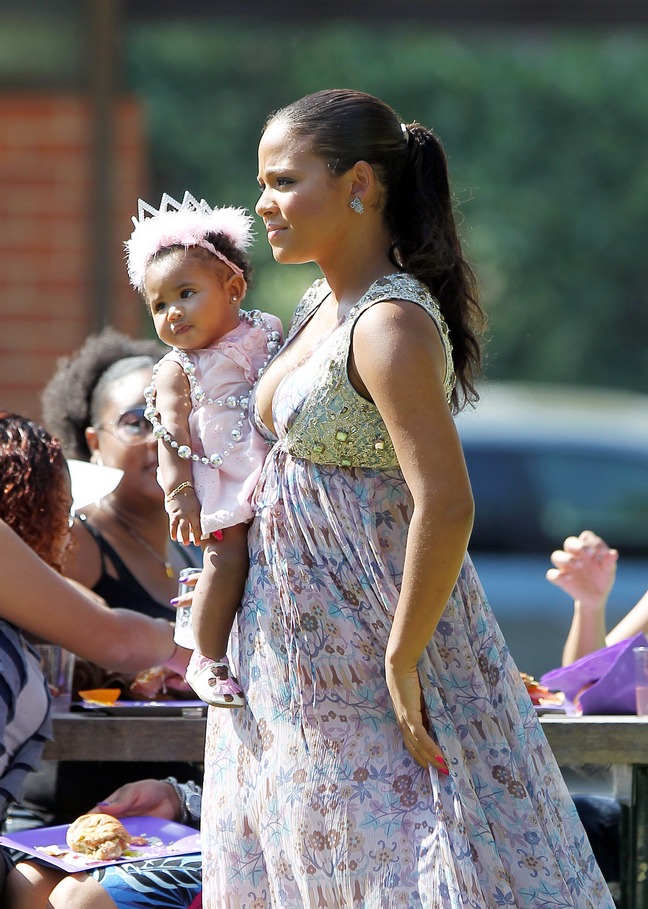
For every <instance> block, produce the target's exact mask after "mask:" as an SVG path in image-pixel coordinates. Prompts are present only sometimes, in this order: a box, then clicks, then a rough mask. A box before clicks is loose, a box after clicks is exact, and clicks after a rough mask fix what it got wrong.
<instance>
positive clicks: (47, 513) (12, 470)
mask: <svg viewBox="0 0 648 909" xmlns="http://www.w3.org/2000/svg"><path fill="white" fill-rule="evenodd" d="M71 502H72V496H71V491H70V478H69V473H68V470H67V465H66V462H65V459H64V457H63V454H62V451H61V446H60V444H59V442H58V441H56V440H55V439H52V437H51V436H50V435H49V434H48V433H47V432H46V431H45V430H44V429H43V428H42V427H41V426H39V425H37V424H36V423H33V422H31V421H30V420H27V419H25V418H24V417H20V416H18V415H16V414H12V413H8V412H7V411H3V412H1V413H0V577H1V578H2V579H3V583H2V584H1V585H0V656H1V657H2V658H3V659H2V667H3V669H2V676H3V678H2V685H0V741H2V743H3V746H4V747H3V749H2V753H1V754H0V820H2V818H3V817H4V814H5V811H6V809H7V805H8V803H9V802H11V801H12V800H14V799H18V798H19V797H20V795H21V792H22V788H23V784H24V782H25V778H26V776H27V774H28V772H29V771H31V770H34V769H35V767H36V764H37V761H38V758H39V755H40V752H41V751H42V748H43V744H44V742H45V741H46V740H47V739H48V738H51V727H50V723H49V696H48V694H47V687H46V685H45V680H44V678H43V674H42V671H41V669H40V666H39V662H38V657H37V655H36V653H35V652H34V650H33V649H32V648H31V647H30V645H29V644H28V643H27V639H26V637H25V633H27V634H29V635H32V636H36V637H38V638H41V639H43V640H46V641H51V642H52V643H54V644H59V645H60V646H62V647H65V648H66V649H68V650H72V651H74V652H75V653H77V654H80V655H81V656H83V657H85V658H87V659H90V660H94V661H96V662H98V663H101V664H102V665H104V666H113V667H117V668H119V669H121V670H122V671H125V672H134V671H137V670H138V669H143V668H145V667H147V666H151V665H156V664H158V663H166V662H167V661H172V659H173V657H174V656H175V651H176V648H175V647H174V644H173V637H172V631H171V626H170V624H169V623H168V622H166V621H164V620H162V619H150V618H148V617H146V616H141V615H138V614H137V613H134V612H131V611H128V610H111V609H107V608H106V606H105V604H104V603H102V602H101V601H100V600H99V598H98V597H96V596H94V595H92V594H90V593H89V592H88V591H84V590H83V589H82V588H81V587H80V586H79V585H78V584H74V583H72V582H70V581H68V580H66V579H65V578H63V577H61V576H60V574H59V572H60V566H61V564H62V562H63V560H64V556H65V553H66V550H67V549H68V547H69V545H70V533H69V530H70V528H69V523H68V521H69V514H70V505H71ZM24 578H29V584H23V583H21V581H22V580H23V579H24ZM18 594H19V595H18ZM19 701H20V709H17V705H18V702H19Z"/></svg>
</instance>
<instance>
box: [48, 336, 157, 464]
mask: <svg viewBox="0 0 648 909" xmlns="http://www.w3.org/2000/svg"><path fill="white" fill-rule="evenodd" d="M165 349H166V348H164V347H162V346H161V345H160V344H159V343H158V342H157V341H144V340H142V341H140V340H134V339H133V338H129V337H128V336H127V335H123V334H121V333H120V332H118V331H115V329H114V328H104V329H103V330H102V331H100V332H99V333H98V334H96V335H90V336H89V337H88V338H87V340H86V341H85V343H84V344H83V346H82V347H80V348H79V350H77V351H76V352H75V353H73V354H70V356H68V357H62V358H61V359H60V360H59V361H58V364H57V368H56V372H55V373H54V375H53V376H52V378H51V379H50V381H49V382H48V384H47V386H46V387H45V390H44V392H43V422H44V423H45V426H46V427H47V429H48V430H49V431H50V432H51V433H52V434H53V435H55V436H56V437H57V438H59V439H60V440H61V442H62V443H63V449H64V451H65V455H66V457H68V458H77V459H78V460H80V461H89V460H90V456H91V452H90V449H89V448H88V443H87V442H86V437H85V431H86V429H87V428H88V426H92V425H93V424H94V423H95V422H100V421H101V412H102V408H103V407H104V406H105V404H106V400H107V398H108V397H109V396H110V389H111V387H112V385H113V383H114V382H116V381H118V380H119V379H120V378H122V376H125V375H129V374H130V373H131V372H135V370H137V369H143V368H144V367H146V366H149V367H151V368H152V367H153V366H154V364H155V363H156V362H157V361H158V360H159V359H160V357H161V356H163V354H164V352H165Z"/></svg>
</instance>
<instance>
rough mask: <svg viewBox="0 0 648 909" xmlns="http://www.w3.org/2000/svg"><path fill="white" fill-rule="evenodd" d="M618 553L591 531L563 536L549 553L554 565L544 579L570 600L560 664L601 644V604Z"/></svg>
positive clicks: (610, 584)
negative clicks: (569, 618) (559, 545)
mask: <svg viewBox="0 0 648 909" xmlns="http://www.w3.org/2000/svg"><path fill="white" fill-rule="evenodd" d="M618 556H619V554H618V552H617V551H616V549H610V547H609V546H608V545H607V543H605V541H604V540H602V539H601V537H599V536H597V535H596V534H595V533H592V531H591V530H584V531H583V532H582V533H581V534H580V535H579V536H578V537H567V539H566V540H565V542H564V543H563V548H562V549H557V550H556V551H555V552H552V554H551V562H552V564H553V566H554V567H553V568H550V569H549V570H548V571H547V575H546V577H547V580H548V581H550V582H551V583H552V584H555V585H556V587H560V589H561V590H564V591H565V593H567V594H569V596H570V597H572V598H573V600H574V615H573V617H572V622H571V626H570V628H569V632H568V634H567V639H566V641H565V646H564V649H563V658H562V662H563V666H568V665H569V664H570V663H573V662H574V660H577V659H579V658H580V657H582V656H585V654H588V653H592V651H594V650H598V649H599V648H600V647H604V646H605V644H606V631H605V607H606V605H607V600H608V596H609V594H610V591H611V589H612V587H613V585H614V580H615V577H616V564H617V559H618ZM619 640H621V639H619ZM607 643H611V642H610V641H607Z"/></svg>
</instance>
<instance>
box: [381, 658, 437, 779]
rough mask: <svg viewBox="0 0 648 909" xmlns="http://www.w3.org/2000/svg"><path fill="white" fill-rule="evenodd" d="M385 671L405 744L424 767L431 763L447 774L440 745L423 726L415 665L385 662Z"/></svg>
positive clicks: (420, 696) (424, 719)
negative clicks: (406, 668) (406, 666)
mask: <svg viewBox="0 0 648 909" xmlns="http://www.w3.org/2000/svg"><path fill="white" fill-rule="evenodd" d="M385 671H386V676H387V688H388V690H389V694H390V696H391V699H392V704H393V705H394V711H395V713H396V722H397V723H398V728H399V729H400V731H401V735H402V736H403V741H404V743H405V747H406V748H407V750H408V751H409V753H410V754H411V755H412V757H413V758H414V760H415V761H416V763H417V764H418V765H419V766H420V767H425V768H427V767H428V766H429V765H430V764H432V766H433V767H435V768H436V769H437V770H438V771H439V772H440V773H443V774H447V773H448V768H447V766H446V762H445V759H444V757H443V754H442V752H441V749H440V748H439V746H438V745H437V744H436V742H435V741H434V740H433V739H432V738H431V737H430V735H429V734H428V731H427V728H426V726H427V722H426V718H425V713H424V710H425V708H424V705H423V693H422V691H421V683H420V681H419V677H418V672H417V671H416V667H413V668H411V669H408V670H406V671H403V670H400V669H396V668H395V667H394V666H393V665H392V666H390V664H389V663H387V665H386V667H385Z"/></svg>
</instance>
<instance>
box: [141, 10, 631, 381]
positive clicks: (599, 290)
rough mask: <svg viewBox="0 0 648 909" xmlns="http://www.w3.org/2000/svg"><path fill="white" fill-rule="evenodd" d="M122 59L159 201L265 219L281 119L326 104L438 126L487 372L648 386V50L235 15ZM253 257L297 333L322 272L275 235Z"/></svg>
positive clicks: (161, 34)
mask: <svg viewBox="0 0 648 909" xmlns="http://www.w3.org/2000/svg"><path fill="white" fill-rule="evenodd" d="M126 59H127V80H128V83H129V86H128V87H129V88H130V89H131V90H132V91H134V92H137V93H138V94H140V95H141V96H142V98H143V99H144V101H145V105H146V108H147V111H148V117H149V125H150V141H151V156H152V175H153V185H152V186H151V187H150V189H151V194H152V199H155V197H156V196H158V197H159V194H161V193H162V191H166V192H169V193H171V194H172V195H176V196H177V195H178V194H180V195H181V194H182V192H183V191H184V189H186V188H189V189H190V190H191V191H192V192H193V193H194V194H195V195H202V196H204V197H205V198H206V199H207V200H208V201H210V202H212V203H218V204H237V205H245V206H247V207H249V208H253V206H254V203H255V201H256V197H257V189H256V179H255V177H256V146H257V141H258V136H259V133H260V130H261V127H262V124H263V122H264V120H265V118H266V116H267V115H268V113H270V112H271V111H272V110H275V109H277V108H278V107H280V106H282V105H283V104H285V103H287V102H289V101H291V100H293V99H295V98H297V97H299V96H301V95H303V94H306V93H308V92H311V91H316V90H318V89H321V88H330V87H342V86H346V87H353V88H358V89H362V90H364V91H369V92H372V93H373V94H376V95H378V96H380V97H381V98H383V99H384V100H386V101H387V102H389V103H390V104H392V105H393V106H394V107H395V108H396V109H397V110H398V111H399V112H400V114H401V116H402V117H403V119H404V120H406V121H411V120H414V119H416V120H419V121H420V122H422V123H425V124H426V125H428V126H432V127H433V128H434V129H435V131H436V132H437V133H438V135H439V136H440V137H441V139H442V140H443V142H444V145H445V148H446V152H447V154H448V157H449V161H450V167H451V176H452V181H453V187H454V192H455V196H456V199H457V212H458V217H459V218H460V221H461V225H462V235H463V238H464V242H465V244H466V249H467V253H468V257H469V259H471V261H472V262H473V263H474V264H475V267H476V269H477V272H478V274H479V276H480V280H481V285H482V294H483V303H484V306H485V308H486V310H487V313H488V316H489V320H490V328H489V337H488V342H487V345H486V359H487V362H486V372H487V375H488V376H489V377H491V378H513V379H533V380H540V381H554V382H573V383H587V384H594V385H609V386H618V387H627V388H639V389H643V387H644V385H645V383H646V375H647V374H648V345H647V344H646V340H647V339H648V305H647V304H648V292H647V289H646V288H647V277H648V274H647V272H648V265H647V261H648V257H647V256H646V246H647V243H648V154H647V149H648V106H647V105H646V87H647V86H648V41H647V40H646V36H643V35H641V34H631V33H624V32H618V33H614V34H611V35H607V36H600V35H599V36H595V35H583V34H580V35H578V36H576V35H570V34H560V35H557V34H555V33H551V34H538V33H520V32H517V33H506V34H501V33H499V34H498V33H495V32H493V33H485V32H483V31H482V32H475V33H472V34H469V35H467V36H463V37H460V36H458V34H455V33H439V32H437V31H435V30H434V29H433V28H431V27H428V26H427V25H422V24H418V25H417V24H412V25H407V26H402V27H400V26H397V25H389V26H388V27H387V28H385V27H384V26H381V27H378V26H375V27H372V26H371V25H367V24H365V23H352V22H344V23H331V24H330V25H328V26H326V27H322V26H321V25H317V26H313V27H304V26H302V25H300V26H294V27H290V26H286V25H285V24H276V25H271V26H269V25H267V24H263V25H245V26H243V25H241V24H240V23H236V21H235V20H227V19H225V20H223V21H219V22H211V21H210V22H204V21H202V22H200V23H196V24H188V23H184V24H178V22H175V23H174V24H173V25H172V26H170V25H157V26H155V27H150V26H148V25H147V26H140V27H135V28H131V29H130V31H129V34H128V38H127V47H126ZM254 261H255V270H256V280H255V286H254V289H253V292H252V293H251V295H250V301H251V303H252V304H253V305H254V306H257V307H260V308H264V309H269V310H271V311H274V312H276V313H278V314H279V315H280V316H281V317H282V318H283V319H284V321H287V319H288V318H289V315H290V313H291V312H292V309H293V307H294V305H295V303H296V301H297V299H298V297H299V295H300V293H301V291H302V290H303V289H304V287H305V286H307V284H308V283H310V280H311V279H312V278H313V276H314V275H315V274H316V271H315V270H314V267H310V266H302V267H297V268H292V269H290V268H286V267H282V266H278V265H276V264H275V263H274V262H273V261H272V257H271V255H270V252H269V250H268V248H267V246H266V243H265V240H264V238H263V236H262V231H259V242H258V244H257V248H256V251H255V253H254Z"/></svg>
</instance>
